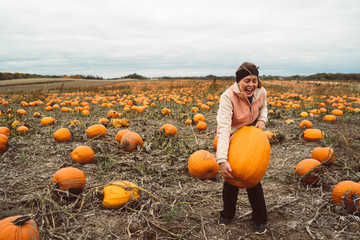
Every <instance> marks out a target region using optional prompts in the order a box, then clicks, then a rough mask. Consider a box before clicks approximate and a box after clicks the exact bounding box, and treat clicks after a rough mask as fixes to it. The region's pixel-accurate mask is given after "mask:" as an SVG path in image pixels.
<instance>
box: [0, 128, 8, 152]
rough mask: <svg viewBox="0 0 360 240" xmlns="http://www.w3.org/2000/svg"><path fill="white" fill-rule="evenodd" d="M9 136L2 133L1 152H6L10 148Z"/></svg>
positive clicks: (0, 140) (0, 135) (0, 134)
mask: <svg viewBox="0 0 360 240" xmlns="http://www.w3.org/2000/svg"><path fill="white" fill-rule="evenodd" d="M8 142H9V138H8V137H7V136H6V135H4V134H2V133H0V152H6V151H7V150H8Z"/></svg>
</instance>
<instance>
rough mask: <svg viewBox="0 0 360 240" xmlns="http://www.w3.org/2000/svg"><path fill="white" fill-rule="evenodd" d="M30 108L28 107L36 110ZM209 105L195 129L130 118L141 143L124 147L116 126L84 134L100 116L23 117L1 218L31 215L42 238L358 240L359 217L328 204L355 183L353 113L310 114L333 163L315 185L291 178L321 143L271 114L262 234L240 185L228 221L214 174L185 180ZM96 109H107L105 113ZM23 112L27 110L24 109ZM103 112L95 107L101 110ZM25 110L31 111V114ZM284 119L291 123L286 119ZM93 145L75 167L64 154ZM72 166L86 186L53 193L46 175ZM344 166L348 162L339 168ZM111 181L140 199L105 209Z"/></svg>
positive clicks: (3, 159)
mask: <svg viewBox="0 0 360 240" xmlns="http://www.w3.org/2000/svg"><path fill="white" fill-rule="evenodd" d="M37 110H38V109H37V108H36V107H35V108H33V109H32V110H31V111H37ZM216 110H217V109H216V107H214V108H213V109H212V110H210V111H206V112H204V115H205V117H206V122H207V124H208V128H207V129H206V130H205V131H197V130H195V128H194V126H191V127H189V126H187V125H185V124H183V121H182V120H181V119H179V118H177V117H176V116H175V114H174V115H171V116H168V117H166V118H163V117H162V118H161V117H160V113H159V112H155V113H154V112H150V111H149V112H145V113H143V115H132V116H128V117H129V119H130V126H129V130H132V131H135V132H137V133H139V134H140V135H141V136H142V138H143V140H144V146H143V148H142V149H141V151H139V152H133V153H127V152H124V151H122V150H121V149H120V146H119V144H118V143H117V142H116V141H115V135H116V133H117V131H118V130H119V129H117V128H114V127H110V126H108V128H107V131H108V132H107V135H106V137H105V138H102V139H93V140H89V139H88V138H86V137H85V135H84V131H85V129H86V127H87V126H89V125H90V124H91V123H94V122H97V120H98V118H99V115H96V116H89V117H87V118H86V119H85V118H84V119H80V116H74V115H65V117H64V114H61V113H53V114H54V116H55V119H56V123H55V125H53V126H50V127H42V126H40V124H39V120H38V119H26V121H25V122H27V123H28V126H29V127H30V131H31V134H30V135H27V136H19V135H17V134H16V133H13V134H12V136H11V137H10V148H9V150H8V151H7V152H5V153H0V219H2V218H5V217H7V216H13V215H17V214H29V213H32V214H34V215H35V217H34V220H35V221H36V223H37V225H38V228H39V231H40V236H41V239H43V240H45V239H102V240H107V239H194V240H198V239H208V240H210V239H211V240H215V239H284V240H289V239H294V240H295V239H359V238H360V227H359V226H360V225H359V224H360V216H359V215H358V214H357V213H351V212H348V211H346V210H345V209H344V208H343V207H342V206H336V205H334V204H333V203H332V202H331V191H332V188H333V187H334V186H335V184H336V183H338V182H339V181H342V180H353V181H359V180H360V178H359V177H360V175H359V173H358V172H357V164H358V163H359V151H360V147H359V146H360V145H359V143H360V124H359V123H360V115H358V114H357V115H355V114H354V115H352V117H347V118H345V117H344V118H339V120H338V121H337V123H335V124H329V123H324V122H322V121H321V118H314V119H312V122H313V125H314V126H313V127H314V128H320V129H322V130H323V131H324V132H325V136H326V143H327V144H328V145H329V146H331V147H332V148H333V149H334V151H335V155H336V161H337V162H338V163H339V165H332V166H330V167H324V168H323V169H322V170H321V171H320V174H319V176H320V181H319V182H318V183H317V184H316V185H314V186H309V185H304V184H301V188H300V189H298V188H297V184H298V181H297V179H296V177H295V174H294V169H295V166H296V165H297V163H298V162H299V161H300V160H302V159H306V158H311V152H312V150H313V149H314V148H315V147H318V146H320V143H319V142H307V141H304V140H303V139H302V136H301V134H302V132H303V130H301V129H299V126H298V124H299V123H300V121H301V120H302V119H301V118H300V117H294V116H288V115H287V113H286V112H285V111H278V112H277V113H276V114H275V115H269V118H270V122H269V123H268V125H267V129H268V130H274V131H276V133H277V139H275V140H271V142H270V143H271V158H270V164H269V167H268V170H267V172H266V174H265V176H264V178H263V179H262V185H263V189H264V194H265V199H266V204H267V209H268V224H267V229H268V230H267V232H266V234H265V235H262V236H257V235H254V233H253V231H252V227H253V223H252V220H251V212H250V211H251V209H250V206H249V202H248V200H247V194H246V191H245V189H240V193H239V196H238V203H237V214H236V217H235V219H234V221H233V222H232V223H231V224H230V225H229V226H226V227H224V226H220V225H218V223H217V220H218V218H219V212H220V211H221V209H222V200H221V190H222V184H223V181H224V180H223V178H222V177H221V175H220V174H218V175H217V177H216V178H215V179H212V180H204V181H202V180H197V179H194V178H193V177H191V176H190V174H189V173H188V169H187V161H188V158H189V156H190V154H191V153H193V152H194V151H196V150H200V149H204V150H207V151H209V152H211V153H213V154H215V151H214V149H213V146H212V141H213V138H214V136H215V132H216ZM99 111H104V112H103V115H106V111H105V110H99ZM30 114H31V112H29V115H30ZM100 115H101V113H100ZM30 116H32V114H31V115H30ZM76 117H77V118H79V119H80V120H81V121H82V123H83V125H82V127H81V129H80V130H79V131H75V132H73V136H72V139H71V141H69V142H65V143H56V142H55V141H54V139H53V138H52V134H53V133H54V131H55V130H56V129H58V128H60V127H61V126H62V127H64V126H67V124H68V122H69V121H70V120H72V119H74V118H76ZM287 118H292V119H294V123H291V124H285V122H284V121H285V120H286V119H287ZM165 123H172V124H174V125H175V126H177V128H178V134H177V135H176V137H173V138H168V137H164V136H162V135H161V134H160V132H159V129H160V127H161V126H162V125H163V124H165ZM84 144H86V145H89V146H91V147H92V148H93V150H94V151H95V154H96V156H95V162H94V163H92V164H84V165H81V164H77V163H74V162H72V160H71V157H70V155H71V152H72V150H73V149H74V148H75V147H76V146H78V145H84ZM68 166H73V167H77V168H79V169H81V170H82V171H83V172H84V173H85V175H86V186H85V189H84V191H83V193H82V194H80V195H79V196H78V197H67V196H66V195H64V194H61V193H60V194H59V193H58V192H54V191H51V179H52V177H53V175H54V173H55V172H56V171H57V170H58V169H60V168H62V167H68ZM346 166H347V168H346ZM115 180H128V181H131V182H134V183H136V184H137V185H138V186H139V187H140V188H142V189H143V190H144V191H141V197H140V198H139V199H138V200H137V201H133V202H131V203H129V204H127V205H125V206H123V207H122V208H120V209H112V210H109V209H105V208H104V207H102V206H101V201H100V200H99V199H98V198H97V197H96V196H95V194H94V192H95V188H96V187H100V188H101V186H103V185H105V184H108V183H110V182H113V181H115Z"/></svg>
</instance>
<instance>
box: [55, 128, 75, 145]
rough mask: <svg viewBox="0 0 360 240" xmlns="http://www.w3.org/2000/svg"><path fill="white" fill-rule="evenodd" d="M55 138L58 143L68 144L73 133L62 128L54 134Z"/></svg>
mask: <svg viewBox="0 0 360 240" xmlns="http://www.w3.org/2000/svg"><path fill="white" fill-rule="evenodd" d="M53 137H54V139H55V141H56V142H66V141H69V140H70V139H71V133H70V130H69V129H67V128H60V129H58V130H56V131H55V132H54V135H53Z"/></svg>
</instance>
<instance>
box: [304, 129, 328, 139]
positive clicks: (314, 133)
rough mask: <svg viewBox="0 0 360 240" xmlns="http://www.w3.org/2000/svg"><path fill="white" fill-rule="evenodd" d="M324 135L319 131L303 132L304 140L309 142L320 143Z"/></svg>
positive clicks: (309, 130) (308, 130)
mask: <svg viewBox="0 0 360 240" xmlns="http://www.w3.org/2000/svg"><path fill="white" fill-rule="evenodd" d="M323 136H325V133H324V132H323V131H321V130H320V129H315V128H309V129H306V130H305V131H304V140H306V141H309V142H317V141H320V140H321V139H322V138H323Z"/></svg>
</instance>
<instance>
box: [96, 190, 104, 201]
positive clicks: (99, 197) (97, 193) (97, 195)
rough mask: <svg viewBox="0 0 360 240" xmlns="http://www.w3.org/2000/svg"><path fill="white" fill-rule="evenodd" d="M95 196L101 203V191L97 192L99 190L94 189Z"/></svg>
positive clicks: (102, 195) (102, 196)
mask: <svg viewBox="0 0 360 240" xmlns="http://www.w3.org/2000/svg"><path fill="white" fill-rule="evenodd" d="M95 196H96V197H97V198H98V199H100V200H101V201H102V200H104V194H103V193H102V192H101V191H99V188H96V190H95Z"/></svg>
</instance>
